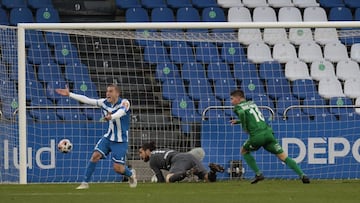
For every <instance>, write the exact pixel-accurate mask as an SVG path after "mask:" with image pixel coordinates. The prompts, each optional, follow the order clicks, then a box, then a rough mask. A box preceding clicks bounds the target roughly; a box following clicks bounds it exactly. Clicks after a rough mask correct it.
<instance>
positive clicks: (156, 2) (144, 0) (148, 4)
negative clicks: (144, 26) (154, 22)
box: [141, 0, 166, 8]
mask: <svg viewBox="0 0 360 203" xmlns="http://www.w3.org/2000/svg"><path fill="white" fill-rule="evenodd" d="M141 5H142V6H143V7H145V8H160V7H166V3H165V1H164V0H141Z"/></svg>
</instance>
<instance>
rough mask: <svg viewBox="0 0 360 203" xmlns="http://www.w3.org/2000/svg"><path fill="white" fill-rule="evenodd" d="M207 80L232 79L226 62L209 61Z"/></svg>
mask: <svg viewBox="0 0 360 203" xmlns="http://www.w3.org/2000/svg"><path fill="white" fill-rule="evenodd" d="M207 76H208V79H209V80H214V81H216V80H221V79H233V77H232V74H231V70H230V67H229V65H228V64H227V63H220V62H218V63H210V64H209V65H208V67H207Z"/></svg>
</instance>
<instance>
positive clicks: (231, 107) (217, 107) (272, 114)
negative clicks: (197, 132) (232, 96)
mask: <svg viewBox="0 0 360 203" xmlns="http://www.w3.org/2000/svg"><path fill="white" fill-rule="evenodd" d="M233 108H234V107H233V106H208V107H206V108H205V109H204V110H203V112H202V113H201V118H202V120H207V119H208V118H207V117H206V112H208V111H209V110H211V109H222V110H224V109H233ZM258 108H259V109H266V110H269V111H270V112H271V119H272V120H273V119H274V117H275V111H274V110H273V109H272V108H270V107H268V106H258Z"/></svg>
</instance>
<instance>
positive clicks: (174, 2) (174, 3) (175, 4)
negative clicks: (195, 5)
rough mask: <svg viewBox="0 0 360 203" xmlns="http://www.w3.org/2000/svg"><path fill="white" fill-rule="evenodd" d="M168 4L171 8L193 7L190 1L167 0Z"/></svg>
mask: <svg viewBox="0 0 360 203" xmlns="http://www.w3.org/2000/svg"><path fill="white" fill-rule="evenodd" d="M166 3H167V5H168V6H169V7H170V8H184V7H191V6H192V4H191V1H190V0H167V1H166Z"/></svg>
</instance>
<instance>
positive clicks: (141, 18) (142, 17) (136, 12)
mask: <svg viewBox="0 0 360 203" xmlns="http://www.w3.org/2000/svg"><path fill="white" fill-rule="evenodd" d="M125 21H126V22H128V23H135V22H150V17H149V14H148V12H147V11H146V10H145V9H144V8H136V7H132V8H128V9H126V11H125Z"/></svg>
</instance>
